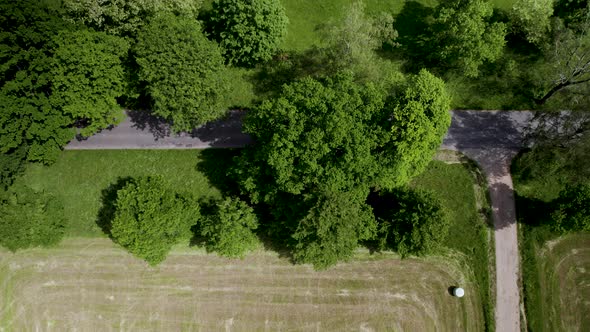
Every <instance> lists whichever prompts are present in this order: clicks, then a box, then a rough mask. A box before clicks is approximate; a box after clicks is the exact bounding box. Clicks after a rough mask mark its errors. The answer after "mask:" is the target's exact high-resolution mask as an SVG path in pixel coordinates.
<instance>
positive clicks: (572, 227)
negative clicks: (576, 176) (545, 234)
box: [551, 183, 590, 233]
mask: <svg viewBox="0 0 590 332" xmlns="http://www.w3.org/2000/svg"><path fill="white" fill-rule="evenodd" d="M555 205H556V208H555V210H554V212H553V213H552V214H551V218H552V219H553V221H554V224H553V227H554V229H556V230H558V231H560V232H564V233H565V232H571V231H586V232H587V231H590V184H589V183H583V184H578V185H573V186H567V187H566V189H565V190H563V191H562V192H561V193H560V194H559V198H558V199H557V201H556V202H555Z"/></svg>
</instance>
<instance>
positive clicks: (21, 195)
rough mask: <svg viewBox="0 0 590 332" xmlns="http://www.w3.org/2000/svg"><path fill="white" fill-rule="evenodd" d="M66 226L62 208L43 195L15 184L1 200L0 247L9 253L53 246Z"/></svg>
mask: <svg viewBox="0 0 590 332" xmlns="http://www.w3.org/2000/svg"><path fill="white" fill-rule="evenodd" d="M65 225H66V222H65V219H64V214H63V205H61V203H60V202H59V201H58V200H57V199H56V198H55V197H54V196H52V195H50V194H48V193H46V192H43V191H35V190H33V189H31V188H29V187H27V186H25V185H23V184H15V185H14V186H12V187H11V188H9V190H8V191H7V192H3V193H2V195H1V197H0V245H2V246H4V247H6V248H8V249H9V250H11V251H16V250H18V249H25V248H31V247H37V246H43V247H50V246H53V245H56V244H57V243H59V242H60V241H61V239H62V237H63V235H64V230H65Z"/></svg>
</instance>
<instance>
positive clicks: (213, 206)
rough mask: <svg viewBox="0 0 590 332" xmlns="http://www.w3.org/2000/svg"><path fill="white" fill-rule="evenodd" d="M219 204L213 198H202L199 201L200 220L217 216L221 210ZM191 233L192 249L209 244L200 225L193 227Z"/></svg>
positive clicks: (190, 243)
mask: <svg viewBox="0 0 590 332" xmlns="http://www.w3.org/2000/svg"><path fill="white" fill-rule="evenodd" d="M217 203H218V200H217V199H214V198H211V197H205V198H200V199H199V200H198V204H199V210H200V214H201V217H200V219H201V220H203V219H205V218H210V217H212V216H214V215H215V214H217V213H218V210H219V207H218V205H217ZM191 233H192V237H191V239H190V242H189V246H191V247H203V246H205V243H206V242H207V238H206V237H204V236H202V235H201V230H200V225H199V223H197V224H195V225H194V226H193V227H191Z"/></svg>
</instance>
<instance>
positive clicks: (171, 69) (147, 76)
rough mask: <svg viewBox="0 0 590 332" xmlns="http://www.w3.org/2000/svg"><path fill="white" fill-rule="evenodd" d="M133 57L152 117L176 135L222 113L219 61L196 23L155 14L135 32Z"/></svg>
mask: <svg viewBox="0 0 590 332" xmlns="http://www.w3.org/2000/svg"><path fill="white" fill-rule="evenodd" d="M133 52H134V54H135V59H136V61H137V63H138V65H139V72H138V77H139V80H140V81H142V82H143V83H144V84H145V87H146V88H145V93H146V94H147V95H148V96H149V97H150V98H151V100H152V111H153V113H154V114H156V115H159V116H161V117H164V118H166V119H168V120H170V121H172V123H173V126H174V129H175V130H177V131H183V130H191V129H193V128H194V127H196V126H198V125H201V124H204V123H205V122H207V121H210V120H214V119H216V118H218V117H220V116H221V115H223V114H224V112H225V111H226V109H227V106H228V105H226V104H225V94H226V93H229V92H228V91H227V73H226V69H225V67H224V64H223V58H222V56H221V53H220V50H219V48H218V47H217V45H216V44H215V42H212V41H209V40H207V38H206V37H205V36H204V35H203V32H202V31H201V25H200V24H199V22H197V21H196V20H195V19H192V18H188V17H184V16H175V15H173V14H170V13H165V14H161V15H157V16H156V17H154V18H153V19H152V20H151V21H150V22H149V24H148V25H146V26H145V27H144V28H143V29H142V30H141V31H140V32H139V34H138V41H137V44H136V45H135V46H134V48H133Z"/></svg>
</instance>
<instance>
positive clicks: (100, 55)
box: [51, 30, 129, 136]
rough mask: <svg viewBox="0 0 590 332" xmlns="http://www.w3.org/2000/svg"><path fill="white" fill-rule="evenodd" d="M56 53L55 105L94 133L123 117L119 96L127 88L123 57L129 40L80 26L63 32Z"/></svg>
mask: <svg viewBox="0 0 590 332" xmlns="http://www.w3.org/2000/svg"><path fill="white" fill-rule="evenodd" d="M55 45H56V46H55V47H56V51H55V54H54V55H53V64H54V66H53V68H52V70H51V81H52V94H51V102H52V105H54V106H55V107H58V108H59V109H60V111H61V113H62V114H64V115H66V116H69V117H71V118H72V119H74V120H82V121H84V122H85V124H86V126H85V128H83V129H82V130H81V132H80V133H81V135H82V136H90V135H92V134H94V133H96V132H97V131H99V130H101V129H103V128H106V127H107V126H109V125H112V124H117V123H119V122H120V121H121V120H122V118H123V112H122V109H121V107H120V106H119V105H118V104H117V98H119V97H121V95H122V94H123V92H124V90H125V81H124V76H125V75H124V69H123V65H122V60H123V59H124V58H125V57H126V56H127V51H128V49H129V44H128V43H127V42H126V41H125V40H124V39H121V38H119V37H114V36H109V35H107V34H105V33H103V32H94V31H88V30H79V31H74V32H64V33H59V34H58V35H57V36H56V37H55Z"/></svg>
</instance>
